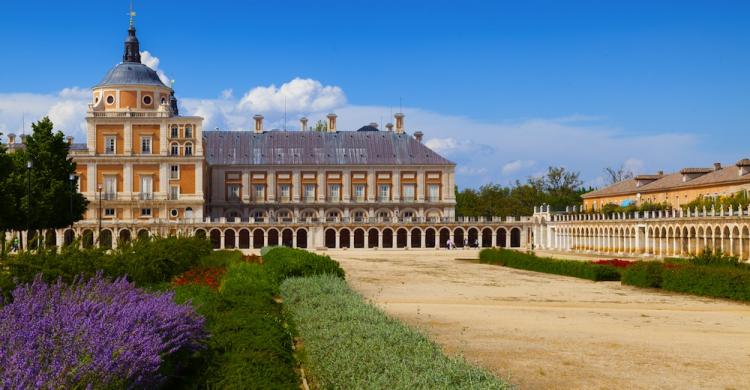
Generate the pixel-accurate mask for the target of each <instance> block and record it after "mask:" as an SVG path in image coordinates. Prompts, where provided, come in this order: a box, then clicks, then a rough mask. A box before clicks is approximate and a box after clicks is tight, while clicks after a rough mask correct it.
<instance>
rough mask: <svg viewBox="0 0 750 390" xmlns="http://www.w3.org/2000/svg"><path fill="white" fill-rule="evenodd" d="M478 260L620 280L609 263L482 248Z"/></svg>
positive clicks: (563, 273) (524, 268)
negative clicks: (560, 258)
mask: <svg viewBox="0 0 750 390" xmlns="http://www.w3.org/2000/svg"><path fill="white" fill-rule="evenodd" d="M479 261H480V262H481V263H485V264H497V265H502V266H505V267H511V268H517V269H523V270H528V271H536V272H544V273H548V274H555V275H564V276H573V277H576V278H582V279H589V280H593V281H603V280H620V271H618V269H617V268H615V267H613V266H611V265H603V264H594V263H591V262H585V261H575V260H557V259H551V258H546V257H537V256H536V255H534V254H531V253H523V252H518V251H513V250H508V249H483V250H482V251H481V252H479Z"/></svg>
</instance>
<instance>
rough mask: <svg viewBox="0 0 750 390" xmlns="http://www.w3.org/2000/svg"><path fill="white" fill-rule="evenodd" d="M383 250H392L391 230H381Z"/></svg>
mask: <svg viewBox="0 0 750 390" xmlns="http://www.w3.org/2000/svg"><path fill="white" fill-rule="evenodd" d="M383 248H393V230H392V229H391V228H385V229H383Z"/></svg>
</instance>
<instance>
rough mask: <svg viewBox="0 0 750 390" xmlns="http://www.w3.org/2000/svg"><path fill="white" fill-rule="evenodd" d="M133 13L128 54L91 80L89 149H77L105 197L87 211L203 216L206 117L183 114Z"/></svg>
mask: <svg viewBox="0 0 750 390" xmlns="http://www.w3.org/2000/svg"><path fill="white" fill-rule="evenodd" d="M134 15H135V13H134V12H132V11H131V20H130V27H129V28H128V35H127V38H126V39H125V42H124V48H123V55H122V62H121V63H119V64H117V65H116V66H115V67H114V68H112V69H110V70H109V72H107V74H106V75H105V76H104V78H103V79H102V80H101V81H100V82H99V83H98V84H97V85H96V86H94V87H93V88H92V102H91V103H90V104H89V106H88V113H87V115H86V125H87V132H86V150H85V151H81V152H79V153H76V154H75V155H74V156H73V158H74V160H75V161H76V163H77V168H76V171H77V176H78V183H79V188H80V191H81V192H82V193H83V194H84V195H85V196H86V197H87V198H88V199H89V201H91V204H92V205H94V204H95V205H97V206H99V205H100V207H98V208H90V209H89V210H88V211H87V213H86V219H87V220H94V221H97V222H98V221H101V225H102V226H107V224H108V223H119V222H118V221H120V222H121V221H128V223H134V224H138V223H142V222H143V223H153V222H154V220H157V221H171V220H174V221H177V220H192V219H200V218H202V216H203V204H204V198H203V176H202V174H203V170H204V161H205V159H204V157H203V136H202V133H203V118H201V117H198V116H180V115H179V114H178V112H177V99H176V98H175V96H174V91H173V89H172V88H171V87H170V86H167V85H165V83H164V82H163V81H162V80H161V79H160V78H159V75H158V74H157V72H156V71H154V70H153V69H151V68H149V67H148V66H146V65H145V64H143V63H141V51H140V49H141V48H140V42H139V41H138V37H137V36H136V31H135V27H134V26H133V20H132V16H134ZM97 226H98V225H97ZM149 226H150V225H149ZM159 234H167V233H164V232H159Z"/></svg>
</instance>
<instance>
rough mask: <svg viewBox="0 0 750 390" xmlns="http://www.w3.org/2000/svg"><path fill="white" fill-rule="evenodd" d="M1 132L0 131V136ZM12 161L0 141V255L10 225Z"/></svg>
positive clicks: (12, 195) (2, 253)
mask: <svg viewBox="0 0 750 390" xmlns="http://www.w3.org/2000/svg"><path fill="white" fill-rule="evenodd" d="M2 135H3V133H0V138H2ZM11 169H12V162H11V160H10V156H8V153H7V148H6V147H5V145H3V143H2V142H0V256H2V255H4V254H5V232H6V230H8V229H10V228H11V227H12V223H11V222H12V219H13V218H14V217H13V210H14V209H13V205H12V202H13V197H14V194H13V193H12V191H11V187H10V180H9V177H10V173H11Z"/></svg>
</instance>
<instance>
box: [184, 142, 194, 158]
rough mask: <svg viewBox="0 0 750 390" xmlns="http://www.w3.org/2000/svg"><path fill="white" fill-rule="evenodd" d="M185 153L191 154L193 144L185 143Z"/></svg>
mask: <svg viewBox="0 0 750 390" xmlns="http://www.w3.org/2000/svg"><path fill="white" fill-rule="evenodd" d="M185 155H186V156H192V155H193V144H191V143H187V144H185Z"/></svg>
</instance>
